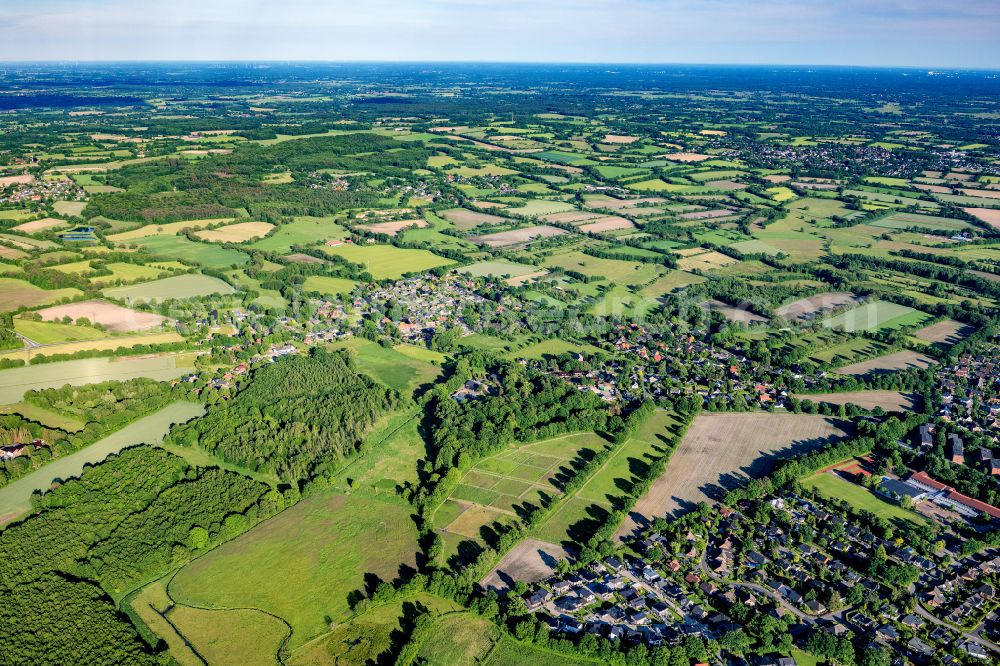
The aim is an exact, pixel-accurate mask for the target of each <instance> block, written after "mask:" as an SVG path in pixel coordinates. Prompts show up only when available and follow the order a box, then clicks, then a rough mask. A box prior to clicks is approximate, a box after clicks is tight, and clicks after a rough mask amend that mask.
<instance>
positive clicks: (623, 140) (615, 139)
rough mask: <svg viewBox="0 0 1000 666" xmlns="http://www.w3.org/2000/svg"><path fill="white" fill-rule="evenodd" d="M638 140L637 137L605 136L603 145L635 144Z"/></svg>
mask: <svg viewBox="0 0 1000 666" xmlns="http://www.w3.org/2000/svg"><path fill="white" fill-rule="evenodd" d="M638 140H639V137H637V136H625V135H622V134H605V135H604V139H603V141H604V143H635V142H636V141H638Z"/></svg>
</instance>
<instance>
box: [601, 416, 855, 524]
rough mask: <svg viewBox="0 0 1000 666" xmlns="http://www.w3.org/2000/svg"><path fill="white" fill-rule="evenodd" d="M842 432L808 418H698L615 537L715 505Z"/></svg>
mask: <svg viewBox="0 0 1000 666" xmlns="http://www.w3.org/2000/svg"><path fill="white" fill-rule="evenodd" d="M846 428H847V426H846V425H845V424H844V423H843V422H840V421H837V420H835V419H832V418H830V417H826V416H812V415H806V414H767V413H748V414H702V415H701V416H698V417H696V418H695V420H694V422H693V423H692V424H691V427H690V428H689V429H688V431H687V434H685V435H684V439H683V440H682V441H681V443H680V445H679V446H678V447H677V450H676V451H674V452H673V454H672V455H671V457H670V462H669V463H667V469H666V471H664V473H663V476H661V477H660V478H659V479H658V480H657V481H656V482H655V483H653V486H652V487H651V488H650V489H649V492H647V493H646V495H644V496H643V497H642V498H640V500H639V501H638V502H637V503H636V505H635V507H634V508H633V510H632V512H631V513H630V514H629V518H628V519H627V520H626V522H625V524H624V525H622V528H621V529H620V530H619V532H618V534H619V536H624V535H626V534H630V533H631V532H632V531H634V530H635V529H637V528H642V527H643V526H644V525H645V524H647V523H648V522H649V521H651V520H652V519H653V518H656V517H658V516H665V515H666V516H670V515H673V514H677V513H679V512H683V511H685V510H687V509H690V508H691V507H693V506H696V505H697V504H698V503H699V502H713V501H718V499H719V498H720V497H721V495H722V494H724V493H725V492H726V491H727V490H729V489H731V488H734V487H738V486H741V485H743V484H744V483H746V481H747V480H749V479H751V478H754V477H759V476H763V475H764V474H766V473H767V472H768V471H769V469H770V467H771V465H772V464H773V461H774V460H776V459H779V458H783V457H790V456H793V455H797V454H799V453H802V452H804V451H809V450H811V449H815V448H818V447H820V446H822V445H824V444H826V443H829V442H831V441H835V440H837V439H840V438H843V437H845V436H847V434H848V430H847V429H846ZM709 463H710V464H709Z"/></svg>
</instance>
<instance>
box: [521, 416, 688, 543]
mask: <svg viewBox="0 0 1000 666" xmlns="http://www.w3.org/2000/svg"><path fill="white" fill-rule="evenodd" d="M678 425H679V422H678V421H677V419H676V417H675V415H674V414H672V413H671V412H667V411H664V410H657V411H656V412H654V413H653V415H652V416H650V417H649V418H648V419H647V420H646V421H645V422H644V423H643V424H642V425H641V426H640V427H639V429H638V431H637V432H636V434H635V436H633V437H632V438H630V439H629V440H628V441H627V442H625V443H624V444H622V445H621V446H620V447H618V449H617V450H616V451H615V453H614V454H613V455H612V456H611V458H610V459H609V460H608V461H607V462H606V463H605V464H604V465H603V466H602V467H601V468H600V469H599V470H597V472H595V473H594V475H593V476H591V477H590V479H589V480H588V481H587V482H586V483H585V484H584V485H583V486H582V487H581V488H580V489H579V490H578V491H577V492H576V494H575V495H574V496H573V497H572V498H570V499H569V500H568V501H567V502H566V503H564V504H563V505H562V506H561V507H560V508H559V509H558V510H556V511H555V512H554V513H553V514H552V515H550V516H549V518H548V519H547V520H546V521H545V522H544V523H542V525H540V526H539V528H538V529H537V530H536V531H535V535H536V536H537V537H538V538H540V539H543V540H545V541H549V542H551V543H564V542H567V541H579V540H580V539H583V538H584V537H585V535H586V534H587V533H588V531H589V530H592V529H593V528H594V527H595V526H596V525H595V522H594V521H595V520H598V519H602V518H603V517H604V516H605V515H606V513H607V512H608V510H609V509H610V508H611V506H612V504H613V502H614V501H615V499H616V498H619V497H623V496H624V495H626V493H627V492H628V489H630V488H632V487H633V485H634V484H635V483H636V482H637V481H638V479H639V478H640V477H641V476H642V475H643V474H644V473H645V472H646V471H647V470H648V468H649V464H650V463H651V462H653V461H654V460H656V459H658V458H660V457H662V456H663V455H665V454H666V452H667V445H668V443H669V441H670V439H671V437H672V435H673V434H675V433H676V431H677V428H678Z"/></svg>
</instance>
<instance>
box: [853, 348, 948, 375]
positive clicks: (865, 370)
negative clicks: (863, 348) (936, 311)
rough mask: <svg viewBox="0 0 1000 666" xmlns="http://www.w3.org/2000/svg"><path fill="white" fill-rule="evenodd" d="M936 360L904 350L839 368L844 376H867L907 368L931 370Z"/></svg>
mask: <svg viewBox="0 0 1000 666" xmlns="http://www.w3.org/2000/svg"><path fill="white" fill-rule="evenodd" d="M934 363H935V361H934V359H932V358H930V357H928V356H925V355H923V354H919V353H917V352H914V351H910V350H904V351H900V352H893V353H892V354H886V355H885V356H877V357H875V358H872V359H869V360H867V361H859V362H858V363H851V364H850V365H845V366H842V367H840V368H837V372H838V373H840V374H842V375H857V376H867V375H875V374H887V373H892V372H895V371H897V370H905V369H907V368H921V369H924V368H929V367H930V366H932V365H934Z"/></svg>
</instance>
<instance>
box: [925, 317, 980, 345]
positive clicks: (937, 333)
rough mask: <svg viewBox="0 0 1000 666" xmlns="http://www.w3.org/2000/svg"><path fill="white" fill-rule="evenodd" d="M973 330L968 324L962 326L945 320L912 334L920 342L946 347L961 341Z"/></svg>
mask: <svg viewBox="0 0 1000 666" xmlns="http://www.w3.org/2000/svg"><path fill="white" fill-rule="evenodd" d="M974 330H976V329H975V327H973V326H969V325H968V324H963V323H961V322H957V321H954V320H952V319H945V320H944V321H939V322H938V323H936V324H931V325H930V326H926V327H924V328H922V329H920V330H919V331H917V332H916V333H914V334H913V336H914V337H916V338H919V339H921V340H926V341H927V342H939V343H942V344H946V345H953V344H955V343H956V342H959V341H961V340H963V339H964V338H965V337H966V336H968V335H970V334H971V333H972V332H973V331H974Z"/></svg>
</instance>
